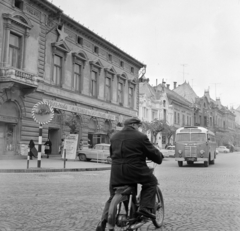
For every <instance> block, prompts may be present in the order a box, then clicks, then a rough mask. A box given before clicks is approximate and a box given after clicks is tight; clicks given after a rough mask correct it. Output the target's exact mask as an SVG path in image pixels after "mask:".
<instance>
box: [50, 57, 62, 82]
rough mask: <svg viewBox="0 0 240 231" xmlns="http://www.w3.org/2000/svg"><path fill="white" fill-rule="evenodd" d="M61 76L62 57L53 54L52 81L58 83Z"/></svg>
mask: <svg viewBox="0 0 240 231" xmlns="http://www.w3.org/2000/svg"><path fill="white" fill-rule="evenodd" d="M61 78H62V57H60V56H58V55H54V67H53V79H52V80H53V83H54V84H56V85H60V83H61Z"/></svg>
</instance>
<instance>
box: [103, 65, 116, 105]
mask: <svg viewBox="0 0 240 231" xmlns="http://www.w3.org/2000/svg"><path fill="white" fill-rule="evenodd" d="M104 73H105V75H104V99H105V100H106V101H107V102H111V99H112V98H113V97H112V96H113V81H114V77H115V75H116V72H115V70H114V69H113V68H111V69H108V68H104ZM107 78H108V79H110V81H109V83H110V90H109V91H110V96H109V99H107V98H106V89H107V86H106V79H107Z"/></svg>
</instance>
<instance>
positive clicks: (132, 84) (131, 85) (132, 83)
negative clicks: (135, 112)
mask: <svg viewBox="0 0 240 231" xmlns="http://www.w3.org/2000/svg"><path fill="white" fill-rule="evenodd" d="M130 89H132V99H131V105H129V90H130ZM135 92H136V82H135V80H134V79H133V80H128V107H129V108H132V109H134V108H135V101H136V100H135Z"/></svg>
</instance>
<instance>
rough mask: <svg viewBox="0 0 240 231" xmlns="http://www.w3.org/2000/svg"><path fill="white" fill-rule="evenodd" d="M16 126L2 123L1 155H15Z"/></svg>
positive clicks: (0, 123)
mask: <svg viewBox="0 0 240 231" xmlns="http://www.w3.org/2000/svg"><path fill="white" fill-rule="evenodd" d="M14 144H15V125H14V124H10V123H4V122H0V155H8V156H9V155H14V152H15V145H14Z"/></svg>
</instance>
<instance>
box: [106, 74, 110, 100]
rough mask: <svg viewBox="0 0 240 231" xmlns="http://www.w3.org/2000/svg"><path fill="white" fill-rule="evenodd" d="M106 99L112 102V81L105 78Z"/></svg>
mask: <svg viewBox="0 0 240 231" xmlns="http://www.w3.org/2000/svg"><path fill="white" fill-rule="evenodd" d="M105 99H106V100H107V101H110V100H111V79H110V78H105Z"/></svg>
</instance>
